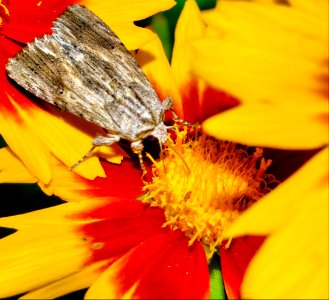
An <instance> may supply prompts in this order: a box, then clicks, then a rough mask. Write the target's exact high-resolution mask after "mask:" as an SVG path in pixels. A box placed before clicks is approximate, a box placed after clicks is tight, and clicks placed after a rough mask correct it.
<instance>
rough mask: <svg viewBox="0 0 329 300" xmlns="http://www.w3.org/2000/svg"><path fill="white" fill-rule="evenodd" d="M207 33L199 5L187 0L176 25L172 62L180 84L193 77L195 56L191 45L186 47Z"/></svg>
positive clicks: (175, 76) (176, 78)
mask: <svg viewBox="0 0 329 300" xmlns="http://www.w3.org/2000/svg"><path fill="white" fill-rule="evenodd" d="M205 33H206V26H205V24H204V22H203V21H202V19H201V13H200V10H199V8H198V5H197V4H196V2H195V1H194V0H188V1H186V2H185V5H184V8H183V10H182V12H181V15H180V17H179V19H178V21H177V25H176V30H175V45H174V48H173V54H172V62H171V67H172V70H173V75H174V78H175V80H176V82H177V84H178V86H181V85H184V84H186V82H187V81H189V79H190V78H191V74H190V68H191V60H192V59H193V57H192V55H191V52H190V49H189V47H186V45H187V43H190V42H191V41H193V40H195V39H198V38H201V37H203V36H204V35H205Z"/></svg>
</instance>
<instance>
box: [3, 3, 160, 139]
mask: <svg viewBox="0 0 329 300" xmlns="http://www.w3.org/2000/svg"><path fill="white" fill-rule="evenodd" d="M7 71H8V75H9V77H11V78H12V79H14V80H15V81H16V82H17V83H19V84H20V85H21V86H23V87H24V88H25V89H26V90H28V91H30V92H32V93H33V94H35V95H36V96H38V97H39V98H41V99H44V100H46V101H47V102H50V103H52V104H54V105H56V106H58V107H60V108H61V109H64V110H67V111H69V112H71V113H73V114H75V115H78V116H80V117H83V118H84V119H86V120H88V121H90V122H92V123H95V124H97V125H99V126H101V127H103V128H105V129H107V130H108V131H110V132H112V133H115V134H119V135H120V136H121V137H123V138H127V139H129V140H132V141H134V140H139V139H141V138H143V137H146V136H147V132H149V131H152V130H153V129H154V127H155V125H157V124H159V122H161V121H162V115H163V107H162V104H161V102H160V101H159V99H158V97H157V95H156V93H155V91H154V89H153V88H152V86H151V84H150V83H149V81H148V79H147V78H146V76H145V75H144V73H143V71H142V70H141V68H140V67H139V66H138V64H137V63H136V61H135V60H134V58H133V57H132V56H131V54H130V52H129V51H128V50H127V49H126V48H125V46H124V45H123V44H122V42H121V41H120V39H119V38H118V37H117V36H116V35H115V34H114V33H113V32H112V31H111V30H110V29H109V27H108V26H107V25H106V24H105V23H104V22H103V21H101V20H100V19H99V18H98V17H97V16H95V15H94V14H93V13H92V12H90V11H89V10H88V9H87V8H85V7H83V6H80V5H72V6H70V7H69V8H68V9H67V10H66V11H65V12H64V13H63V14H62V15H61V16H60V17H59V18H58V19H56V21H55V22H54V25H53V34H51V35H45V36H44V37H42V38H39V39H35V41H34V42H32V43H29V44H28V45H27V47H25V48H24V49H23V50H22V51H21V52H20V53H19V54H18V55H16V56H15V57H14V58H12V59H10V60H9V62H8V64H7Z"/></svg>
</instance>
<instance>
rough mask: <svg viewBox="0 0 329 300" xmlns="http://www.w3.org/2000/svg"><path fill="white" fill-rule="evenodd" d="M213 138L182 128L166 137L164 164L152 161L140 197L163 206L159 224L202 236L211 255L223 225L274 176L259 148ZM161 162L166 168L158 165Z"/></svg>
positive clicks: (220, 238) (197, 237)
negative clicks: (269, 171) (149, 178)
mask: <svg viewBox="0 0 329 300" xmlns="http://www.w3.org/2000/svg"><path fill="white" fill-rule="evenodd" d="M249 152H250V149H247V148H245V147H242V146H237V145H236V144H233V143H229V142H223V141H217V140H215V139H212V138H210V137H207V136H205V135H201V136H200V135H195V136H194V137H190V136H189V135H188V134H187V131H186V130H185V131H179V132H177V133H176V137H175V140H172V139H171V138H170V137H169V141H168V143H167V149H166V151H164V158H163V164H162V163H158V162H156V161H154V159H153V158H151V157H150V155H148V157H149V158H150V159H151V161H152V162H154V165H153V167H152V174H153V178H152V182H150V183H145V186H144V190H145V191H146V192H147V193H146V194H145V196H144V197H143V198H142V201H143V202H147V203H149V204H150V205H151V206H158V207H160V208H162V209H163V210H164V213H165V217H166V222H165V223H164V224H163V227H165V226H170V227H171V228H172V229H173V230H176V229H180V230H182V231H183V232H184V233H185V235H186V236H187V237H189V238H190V241H189V245H190V246H191V245H193V243H194V242H195V241H201V242H202V243H203V244H204V245H206V246H207V247H208V249H209V252H208V258H209V259H210V258H211V256H212V255H213V253H214V252H215V251H216V249H217V248H218V247H219V245H220V244H221V243H222V241H223V233H224V231H225V230H226V229H227V228H228V226H229V225H230V224H231V223H232V222H233V221H234V220H235V219H236V218H237V217H238V216H239V215H240V213H241V212H242V211H243V210H245V209H246V208H248V207H249V206H250V205H251V204H252V203H254V202H255V201H257V200H258V199H259V198H260V197H261V196H262V195H264V194H265V193H266V192H267V191H268V187H267V184H268V183H269V182H272V181H273V180H274V178H273V177H272V176H268V175H266V174H265V171H266V169H267V167H268V166H269V165H270V163H271V161H269V160H265V159H264V158H263V157H262V153H263V152H262V149H260V148H256V149H255V150H254V152H253V153H252V154H250V153H249ZM163 165H164V166H165V168H164V167H163Z"/></svg>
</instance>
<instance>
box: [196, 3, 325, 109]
mask: <svg viewBox="0 0 329 300" xmlns="http://www.w3.org/2000/svg"><path fill="white" fill-rule="evenodd" d="M318 4H319V7H318V9H316V10H310V11H301V10H299V9H296V8H295V7H293V6H292V7H291V6H287V5H277V4H272V5H269V4H268V3H267V4H260V3H255V2H250V1H225V0H224V1H220V2H219V4H218V7H217V8H216V10H214V11H213V12H211V13H207V15H206V21H207V22H208V24H209V25H210V26H211V27H214V28H216V29H217V31H218V37H217V38H215V37H212V38H208V39H207V38H206V39H201V40H199V41H196V42H195V43H193V46H194V49H195V57H198V59H195V60H194V61H193V63H194V66H193V69H194V71H195V72H196V73H197V74H198V75H200V76H201V77H202V78H204V79H205V80H207V81H208V82H209V83H210V84H212V85H215V86H216V87H218V88H220V89H223V90H225V91H227V92H229V93H230V94H232V95H234V96H236V97H238V98H239V99H241V100H242V101H245V102H247V101H248V102H252V101H270V102H280V103H282V104H283V105H288V106H290V107H295V108H296V109H304V110H316V111H319V110H322V111H328V107H327V104H326V102H325V98H326V86H327V79H328V69H327V63H328V3H325V2H324V1H320V2H319V3H318ZM320 6H321V8H320ZM301 103H303V105H301Z"/></svg>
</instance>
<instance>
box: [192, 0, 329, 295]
mask: <svg viewBox="0 0 329 300" xmlns="http://www.w3.org/2000/svg"><path fill="white" fill-rule="evenodd" d="M204 18H205V20H206V23H207V24H208V25H209V31H210V32H211V35H209V36H208V37H205V38H202V39H199V40H198V41H194V42H193V49H194V51H193V55H194V56H197V57H199V58H200V59H199V60H195V61H193V63H192V64H193V66H192V69H193V71H194V73H195V74H198V75H199V76H200V77H201V78H203V79H204V80H206V82H208V83H210V84H212V85H213V86H214V87H217V88H220V89H222V90H224V91H226V92H228V93H230V94H232V95H234V96H235V97H237V98H238V99H239V100H240V101H241V103H242V105H240V106H238V107H236V108H233V109H231V110H229V111H226V112H224V113H222V114H218V115H215V116H212V117H211V118H209V119H208V120H206V121H205V122H204V124H203V125H204V126H203V128H204V130H205V131H206V132H207V133H209V134H210V135H212V136H214V137H217V138H222V139H227V140H231V141H235V142H240V143H244V144H248V145H261V146H266V147H272V148H273V147H274V148H281V149H321V151H320V152H319V153H318V154H317V155H316V156H314V157H313V158H312V159H311V160H309V161H308V162H307V163H306V164H305V165H304V166H303V167H302V168H300V169H299V170H298V171H297V172H296V173H295V174H294V175H292V176H291V177H290V178H289V179H288V180H286V181H285V182H284V183H283V184H282V185H281V186H280V187H278V188H277V189H276V190H274V191H273V192H271V193H269V194H268V195H267V196H265V197H264V198H263V199H262V201H259V202H258V203H257V204H256V205H254V206H253V207H252V208H251V209H248V210H247V211H246V212H245V214H243V215H242V216H241V217H240V218H239V219H238V220H237V221H236V223H235V224H233V225H232V227H231V228H230V230H229V231H228V232H227V236H230V237H231V236H243V235H248V234H251V235H268V238H267V239H266V241H265V242H264V243H263V244H262V246H261V248H260V250H259V251H258V252H257V254H256V255H255V257H254V258H253V260H252V261H251V263H250V265H249V267H248V269H247V272H246V274H245V277H244V279H243V283H242V287H241V295H242V297H244V298H247V299H248V298H276V299H280V298H285V299H286V298H295V299H298V298H313V299H314V298H328V296H329V295H328V268H327V266H328V147H327V146H328V78H329V76H328V1H325V0H324V1H321V0H320V1H311V0H291V1H284V2H283V3H281V1H280V2H278V1H248V2H245V1H234V2H231V1H225V0H224V1H220V2H219V3H218V5H217V8H216V9H214V10H213V11H212V12H209V13H207V14H205V15H204ZM210 49H211V50H210ZM206 58H207V59H206ZM207 62H208V63H207ZM232 250H233V249H232ZM228 252H229V251H226V252H225V251H224V250H223V251H222V256H225V257H226V260H225V261H226V262H227V265H228V266H229V265H230V264H229V262H228V256H229V255H228ZM233 252H234V250H233V251H232V253H231V254H234V253H233ZM226 272H227V273H230V272H231V271H230V270H229V269H228V268H227V269H225V268H224V269H223V275H224V277H225V273H226ZM278 274H280V275H278ZM227 285H228V288H229V289H231V288H232V286H230V283H229V282H227ZM264 287H266V288H264ZM301 287H302V288H301ZM232 289H234V288H232ZM239 293H240V291H236V290H235V291H233V295H234V296H237V295H238V296H239Z"/></svg>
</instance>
